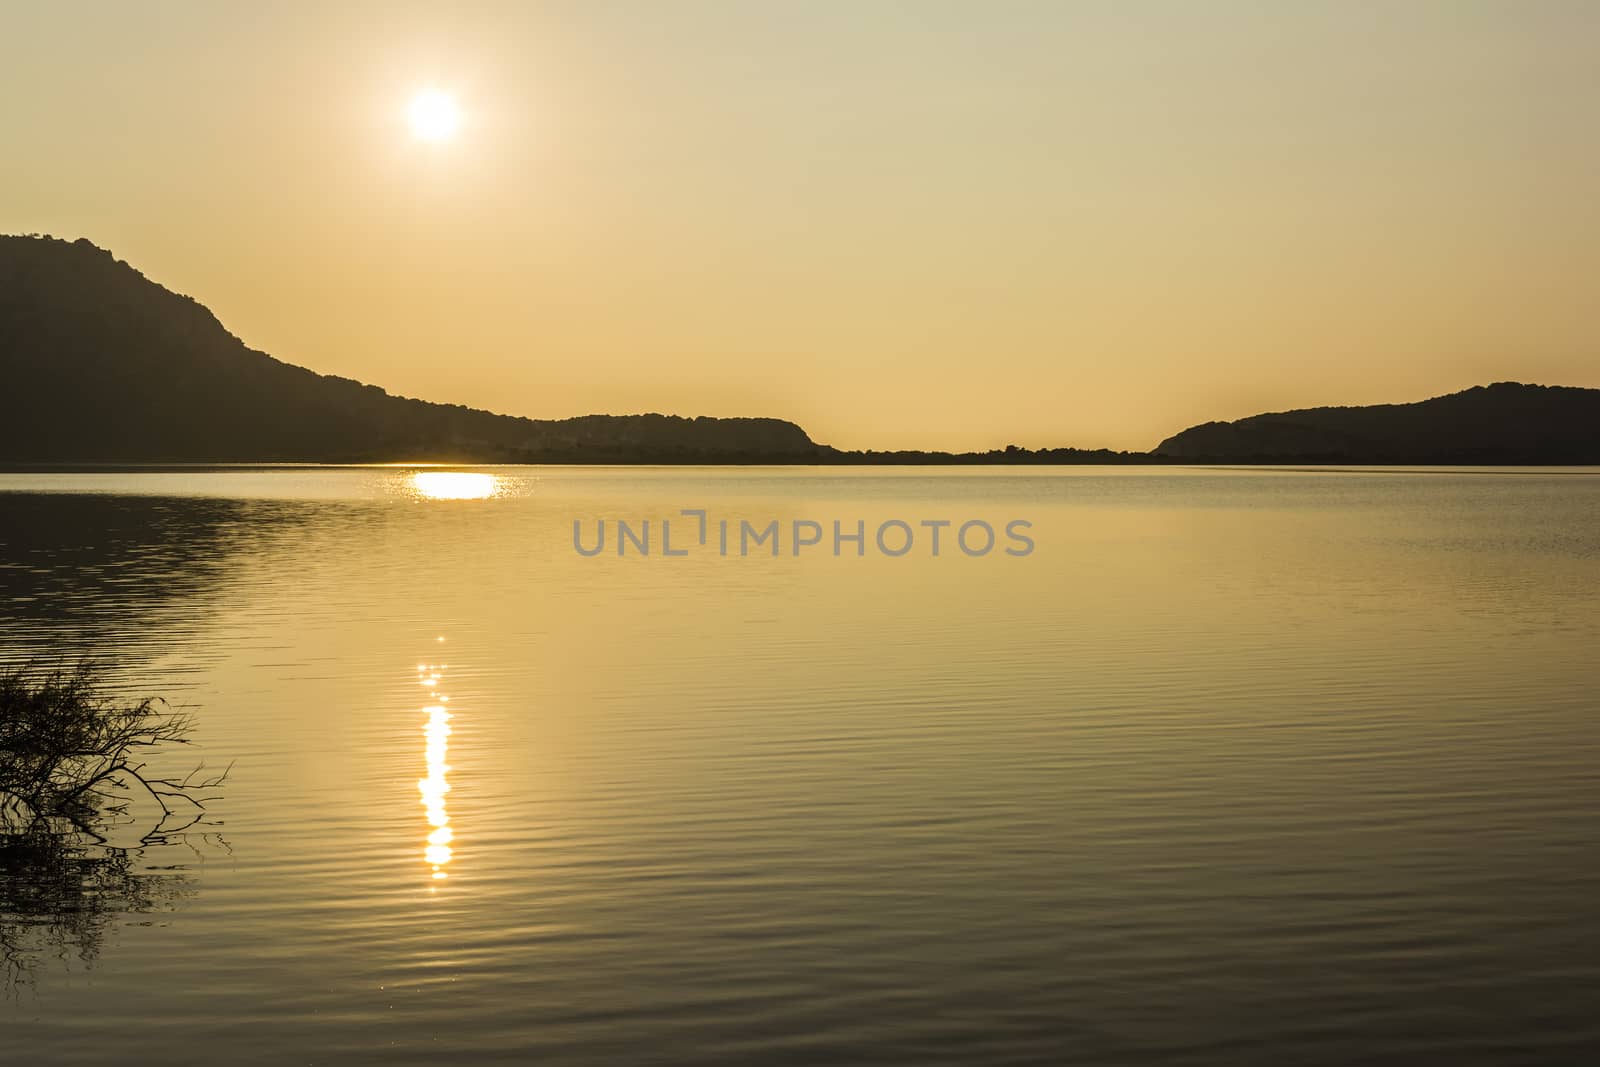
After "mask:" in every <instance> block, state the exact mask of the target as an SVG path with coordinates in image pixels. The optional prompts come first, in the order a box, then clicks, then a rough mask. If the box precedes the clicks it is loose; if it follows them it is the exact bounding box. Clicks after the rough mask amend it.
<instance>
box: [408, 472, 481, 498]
mask: <svg viewBox="0 0 1600 1067" xmlns="http://www.w3.org/2000/svg"><path fill="white" fill-rule="evenodd" d="M411 487H412V488H413V489H415V490H416V492H417V495H418V496H420V497H423V498H425V499H427V500H483V499H485V498H487V497H491V496H494V494H495V493H496V492H497V491H498V490H499V488H500V480H499V479H498V478H496V477H495V476H494V475H492V474H475V473H471V472H468V471H418V472H417V473H415V474H413V475H412V476H411Z"/></svg>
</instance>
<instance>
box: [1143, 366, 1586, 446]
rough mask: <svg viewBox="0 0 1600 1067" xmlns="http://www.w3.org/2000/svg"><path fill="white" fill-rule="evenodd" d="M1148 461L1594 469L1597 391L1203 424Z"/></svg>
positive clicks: (1492, 394) (1501, 392) (1492, 392)
mask: <svg viewBox="0 0 1600 1067" xmlns="http://www.w3.org/2000/svg"><path fill="white" fill-rule="evenodd" d="M1155 454H1156V455H1157V456H1160V457H1164V458H1168V459H1173V460H1186V461H1191V462H1192V461H1196V460H1200V461H1205V462H1217V463H1262V462H1266V463H1282V462H1306V463H1479V464H1522V463H1528V464H1539V463H1545V464H1592V463H1600V389H1574V388H1568V387H1565V386H1547V385H1523V384H1521V383H1519V382H1497V383H1496V384H1494V385H1488V386H1482V385H1480V386H1476V387H1475V388H1472V389H1468V390H1466V391H1464V392H1460V393H1451V394H1450V395H1449V396H1438V397H1434V398H1433V399H1432V400H1423V401H1419V402H1418V403H1415V404H1377V405H1374V406H1371V407H1346V408H1307V409H1305V410H1301V411H1281V412H1273V413H1271V414H1266V415H1254V416H1251V417H1250V418H1248V419H1240V420H1238V421H1237V422H1208V423H1204V424H1202V425H1200V426H1193V427H1190V428H1189V429H1187V430H1184V431H1183V432H1182V433H1180V434H1177V435H1175V436H1173V437H1169V438H1167V439H1166V440H1165V441H1162V442H1161V444H1159V445H1157V446H1156V449H1155Z"/></svg>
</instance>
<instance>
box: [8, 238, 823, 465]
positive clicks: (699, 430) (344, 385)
mask: <svg viewBox="0 0 1600 1067" xmlns="http://www.w3.org/2000/svg"><path fill="white" fill-rule="evenodd" d="M0 383H3V388H0V395H3V396H4V397H5V399H6V403H5V405H4V412H5V417H4V418H3V419H0V461H11V462H18V461H21V462H29V461H32V462H92V461H113V462H167V461H177V462H189V461H194V462H205V461H279V460H281V461H362V460H378V461H386V460H405V459H435V460H450V461H473V460H476V461H503V462H519V461H543V462H693V461H706V462H729V461H735V460H744V461H761V460H776V461H793V460H795V459H803V458H807V457H810V456H813V455H815V454H817V453H818V452H819V446H818V445H816V444H815V443H813V442H812V441H811V439H810V438H809V437H807V436H806V434H805V431H803V430H801V429H800V427H798V426H796V425H794V424H793V423H790V422H785V421H782V420H779V419H714V418H693V419H690V418H680V417H676V416H668V415H654V414H652V415H588V416H583V417H581V418H574V419H560V420H535V419H524V418H515V417H512V416H508V415H495V414H491V413H489V412H486V411H478V410H475V409H473V408H467V407H462V406H460V405H454V404H432V403H427V402H425V401H421V400H410V399H407V398H404V397H398V396H390V395H389V394H388V393H386V392H384V391H383V390H382V389H380V388H379V387H377V386H375V385H363V384H362V383H360V382H357V381H352V380H350V379H348V378H338V377H333V376H331V375H323V374H317V373H315V372H313V371H309V370H306V369H305V368H303V367H296V366H292V365H290V364H288V363H283V362H280V361H279V360H276V359H273V358H272V357H271V356H269V355H267V354H266V353H264V352H258V351H256V350H254V349H251V348H248V347H246V346H245V344H244V343H243V342H242V341H240V340H239V339H238V338H237V337H235V336H233V335H232V334H231V333H229V332H228V331H227V330H226V329H224V328H223V326H222V324H221V323H220V322H218V321H217V319H216V316H214V315H213V314H212V313H211V312H210V311H208V310H206V308H205V307H203V306H202V305H200V304H199V303H197V302H196V301H194V300H192V299H190V298H189V297H186V296H180V295H179V294H177V293H173V292H171V291H170V290H168V289H165V288H163V287H162V286H160V285H157V284H156V283H154V282H152V281H150V280H149V279H147V278H145V276H144V275H143V274H141V273H139V272H138V271H137V270H135V269H134V268H133V267H131V266H129V265H128V264H126V263H124V262H122V261H121V260H118V259H115V258H114V257H113V256H112V255H111V253H110V252H107V251H105V250H104V249H101V248H97V247H96V246H94V245H93V244H91V243H90V242H89V241H87V240H82V239H80V240H77V241H72V242H68V241H64V240H57V239H54V238H41V237H0Z"/></svg>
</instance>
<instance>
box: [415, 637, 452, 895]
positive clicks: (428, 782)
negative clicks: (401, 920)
mask: <svg viewBox="0 0 1600 1067" xmlns="http://www.w3.org/2000/svg"><path fill="white" fill-rule="evenodd" d="M447 666H448V664H443V663H419V664H418V665H417V680H418V682H420V683H421V684H422V685H423V686H425V687H426V688H427V689H428V691H429V694H428V695H429V696H430V697H432V698H433V700H434V703H432V704H429V705H428V706H426V707H424V708H423V709H422V714H423V715H425V716H427V719H426V721H425V722H424V723H423V726H422V734H423V736H424V737H425V738H427V743H426V745H425V747H424V749H423V753H424V761H425V763H426V766H427V769H428V774H427V777H425V778H419V779H418V780H417V789H418V791H419V792H421V794H422V807H423V809H424V810H425V811H426V812H427V817H428V828H429V829H428V837H427V845H426V846H425V847H424V848H423V850H422V857H423V859H424V860H426V861H427V863H428V866H429V867H431V868H432V869H433V878H434V880H435V881H442V880H443V879H445V878H448V877H449V874H448V872H446V871H445V869H444V868H445V865H446V864H448V863H449V862H450V859H451V856H452V855H453V853H452V851H451V848H450V843H451V841H452V840H454V838H455V831H454V830H452V829H451V827H450V813H449V811H448V810H447V809H446V807H445V796H446V795H447V794H448V793H449V792H450V783H449V781H448V780H447V779H446V775H447V774H448V773H449V771H450V764H449V763H448V762H447V760H448V758H449V755H450V718H451V715H450V712H449V711H448V710H447V709H446V708H445V705H446V704H448V703H450V698H449V697H448V696H445V695H443V694H442V693H440V692H439V683H440V681H441V680H442V679H443V678H444V673H443V672H444V670H445V668H446V667H447Z"/></svg>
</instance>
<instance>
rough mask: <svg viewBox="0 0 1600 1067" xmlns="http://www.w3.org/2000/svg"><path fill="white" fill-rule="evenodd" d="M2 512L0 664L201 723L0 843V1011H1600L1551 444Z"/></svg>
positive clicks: (884, 1044) (731, 1014)
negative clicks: (117, 782) (1464, 452)
mask: <svg viewBox="0 0 1600 1067" xmlns="http://www.w3.org/2000/svg"><path fill="white" fill-rule="evenodd" d="M686 511H688V512H690V513H691V514H687V515H686V514H684V512H686ZM700 512H703V513H704V520H705V530H706V536H705V541H704V543H702V542H701V539H700V530H701V519H702V516H701V515H700V514H698V513H700ZM663 520H665V521H669V522H670V533H669V534H668V536H669V537H670V539H671V547H672V551H673V553H674V554H672V555H666V554H664V552H663V549H664V547H665V546H664V545H663V543H662V536H663V531H662V528H661V523H662V521H663ZM1019 520H1020V521H1021V522H1024V523H1026V524H1027V525H1026V526H1021V527H1016V528H1015V529H1016V530H1017V531H1020V532H1022V533H1023V535H1024V536H1025V537H1026V538H1027V543H1028V545H1029V546H1030V547H1031V550H1029V551H1027V552H1025V553H1023V551H1022V549H1023V542H1022V541H1020V540H1016V539H1008V537H1007V526H1008V524H1009V523H1012V522H1014V521H1019ZM724 521H727V522H729V523H730V527H729V528H730V529H731V531H732V536H731V538H730V547H729V550H728V552H727V554H725V555H724V554H723V553H722V551H721V550H720V544H719V539H720V534H719V530H720V524H721V523H722V522H724ZM836 521H837V522H839V523H840V524H841V526H840V530H841V532H842V533H844V534H845V535H846V536H847V537H848V535H849V534H851V533H854V532H855V531H856V529H857V525H856V524H857V523H858V522H859V523H861V524H862V525H861V527H860V529H861V530H862V533H863V537H862V541H861V542H860V543H859V545H858V543H857V542H855V541H853V540H849V539H846V540H844V541H843V542H842V543H839V544H837V545H836V544H835V541H834V530H833V523H834V522H836ZM946 521H947V522H948V523H949V524H950V525H948V526H938V525H932V526H930V525H924V523H941V522H946ZM602 522H604V523H605V525H606V527H607V529H606V534H607V538H608V539H607V541H606V542H605V547H604V550H603V551H601V552H599V553H598V554H596V555H593V556H589V555H584V554H581V553H580V551H578V549H577V547H575V540H574V524H575V523H576V524H577V526H578V537H577V541H576V545H577V546H578V547H582V548H584V549H590V548H593V547H594V545H595V538H596V536H597V533H598V531H599V529H600V525H601V523H602ZM619 522H624V523H627V524H628V526H629V534H630V535H632V537H634V538H637V537H638V535H639V533H641V532H642V531H643V529H644V525H645V523H646V522H648V523H649V524H650V534H649V545H648V547H649V550H650V551H649V554H648V555H645V554H643V553H642V552H641V551H640V550H639V544H638V543H637V542H636V541H634V540H630V539H628V538H623V539H622V540H621V541H620V543H621V544H622V545H623V549H624V554H623V555H620V556H619V555H618V553H617V545H618V544H619V534H620V532H621V531H620V530H619V529H618V526H617V524H618V523H619ZM745 523H747V524H748V525H749V528H750V529H751V530H752V531H754V533H764V532H768V527H769V525H771V524H775V528H774V529H773V530H772V531H771V532H772V534H773V536H772V537H771V539H769V540H760V541H757V542H756V543H755V545H754V547H750V546H749V544H748V540H749V535H745V543H743V544H742V543H741V534H743V527H742V525H741V524H745ZM809 523H815V524H816V528H815V531H813V528H812V527H811V526H810V525H808V524H809ZM897 523H900V524H903V528H902V526H901V525H896V524H897ZM797 524H799V525H797ZM963 526H966V527H968V529H967V533H968V535H969V536H968V537H967V540H966V541H965V542H961V541H958V540H957V538H958V536H959V535H960V533H961V530H962V528H963ZM985 529H988V530H989V531H991V532H992V533H993V534H994V535H995V543H994V544H993V546H992V547H990V548H988V549H987V550H986V551H984V552H982V553H976V552H974V553H971V554H969V552H968V551H966V549H968V548H977V547H983V544H984V542H985V537H984V534H983V531H984V530H985ZM797 532H798V533H799V535H800V537H799V539H800V540H809V539H810V535H811V534H812V533H813V532H815V533H816V534H817V537H818V543H816V544H814V545H812V544H807V545H802V546H801V547H800V550H799V552H798V554H796V552H795V547H794V545H793V542H794V541H795V540H796V534H797ZM936 532H937V533H939V534H941V535H942V537H943V541H942V543H941V551H940V553H939V554H938V555H934V554H933V553H932V551H931V536H932V535H933V534H934V533H936ZM879 534H883V535H884V536H883V541H882V543H880V542H879V536H878V535H879ZM907 542H909V544H908V547H907V550H906V551H905V552H904V554H899V555H897V554H893V550H897V549H900V548H901V546H902V544H903V543H907ZM0 543H3V547H0V654H3V657H4V659H5V660H6V661H7V662H10V663H21V662H27V661H34V662H43V663H51V662H57V661H61V660H67V661H71V660H73V659H75V658H77V657H79V656H83V655H91V656H94V657H98V658H99V659H101V660H102V661H104V663H105V665H106V671H107V678H108V679H109V681H110V682H111V684H113V685H114V686H115V687H116V689H117V691H118V692H120V693H123V694H126V695H128V696H133V697H139V696H146V695H153V696H162V697H165V698H166V699H167V700H169V701H170V702H172V703H173V704H174V705H181V706H184V707H186V708H188V709H189V710H192V712H193V714H194V718H195V727H194V733H193V744H192V745H191V746H188V747H185V748H178V749H175V750H163V751H161V752H158V753H156V754H155V756H154V759H155V761H156V763H155V765H156V766H158V767H159V768H161V769H163V770H167V769H170V770H171V771H173V772H174V773H177V774H179V775H181V774H184V773H187V771H188V770H189V769H190V768H192V767H194V766H195V765H196V764H198V763H200V762H201V761H204V763H205V765H206V768H207V773H209V772H210V771H211V770H217V769H221V768H224V767H231V769H230V770H229V773H228V776H227V779H226V781H225V782H224V783H223V784H222V785H221V786H220V787H218V789H217V790H216V791H215V793H216V795H215V798H214V799H212V800H211V801H210V802H209V803H208V805H207V809H206V817H205V819H204V821H203V822H202V823H201V824H199V825H197V826H196V827H194V828H192V829H191V831H189V832H185V833H181V834H178V835H176V836H175V837H173V838H170V839H167V840H164V841H159V842H157V843H153V844H150V845H145V846H140V845H139V843H138V838H139V837H140V834H141V833H142V831H141V830H140V829H139V828H138V827H137V826H134V827H133V828H132V829H129V828H123V829H122V830H119V831H118V832H119V833H120V834H121V835H122V836H120V837H119V836H116V835H113V836H112V841H111V843H110V844H108V845H97V844H95V843H93V842H88V841H79V840H74V841H68V842H66V843H64V844H63V846H62V848H61V849H60V850H59V852H51V853H50V854H49V855H47V856H45V857H43V858H40V857H38V856H35V855H33V854H31V853H19V854H15V855H14V854H13V853H15V852H16V851H17V850H15V849H13V850H10V851H7V852H4V853H0V947H3V948H4V949H5V952H6V960H5V968H6V970H5V978H6V987H5V989H4V990H3V995H0V1025H3V1028H4V1030H3V1032H4V1040H5V1042H6V1046H7V1049H6V1053H5V1056H6V1057H8V1058H14V1059H15V1062H18V1063H29V1064H43V1063H103V1062H112V1061H115V1062H159V1063H164V1064H189V1063H195V1064H200V1063H207V1064H209V1063H220V1062H228V1063H239V1064H254V1063H262V1064H266V1063H274V1064H276V1063H285V1062H292V1063H337V1064H344V1063H353V1064H363V1063H385V1064H412V1063H415V1064H422V1063H428V1064H439V1063H444V1064H456V1063H496V1062H505V1063H524V1062H546V1063H572V1064H620V1063H632V1062H651V1063H775V1064H800V1063H824V1062H827V1063H832V1062H854V1063H879V1064H886V1063H904V1064H925V1063H937V1062H948V1063H985V1064H1001V1063H1083V1064H1174V1063H1229V1064H1246V1063H1249V1064H1254V1063H1260V1064H1282V1063H1287V1062H1294V1063H1304V1064H1310V1063H1328V1064H1348V1063H1363V1064H1375V1063H1414V1062H1419V1061H1426V1062H1440V1063H1453V1064H1491V1063H1492V1064H1500V1063H1524V1062H1553V1061H1566V1062H1572V1061H1574V1060H1576V1059H1579V1058H1581V1057H1582V1055H1583V1054H1584V1052H1585V1051H1588V1052H1591V1053H1592V1052H1593V1051H1594V1049H1595V1048H1596V1047H1597V1043H1600V1022H1597V1018H1600V1017H1597V1015H1596V1013H1595V1011H1594V1006H1595V1005H1594V997H1595V990H1596V988H1597V987H1600V952H1597V950H1596V946H1597V945H1600V908H1597V906H1596V901H1600V862H1597V860H1596V846H1597V844H1600V840H1597V833H1596V829H1597V827H1600V788H1597V786H1596V781H1597V777H1596V764H1597V756H1600V714H1597V713H1600V705H1597V697H1596V693H1597V691H1600V656H1597V649H1600V610H1597V595H1600V472H1597V471H1595V470H1543V469H1541V470H1523V471H1506V470H1499V471H1497V470H1480V471H1463V470H1453V469H1442V470H1416V469H1407V470H1387V471H1373V470H1365V471H1341V470H1331V469H1330V470H1316V469H1306V470H1277V469H1274V470H1266V469H1254V470H1249V469H1234V470H1204V469H1176V468H1168V467H1150V468H1131V467H1130V468H1093V467H1083V468H1070V467H1069V468H1016V467H1013V468H983V469H972V468H944V469H930V468H900V469H844V468H669V469H668V468H663V469H649V468H598V467H500V468H493V467H490V468H471V469H467V468H450V469H424V468H416V467H365V468H360V467H357V468H316V467H275V468H206V469H199V468H192V469H165V470H163V469H147V470H123V471H115V472H104V473H87V472H39V473H15V474H0ZM774 545H775V546H776V547H777V549H778V551H777V554H776V555H774V554H773V551H772V549H773V547H774ZM885 546H887V550H885ZM836 547H837V548H838V549H839V551H838V554H835V551H834V549H835V548H836ZM741 548H748V554H741ZM1007 549H1011V550H1012V551H1013V552H1015V553H1017V554H1012V552H1008V551H1007ZM679 552H682V553H684V554H682V555H678V554H677V553H679ZM858 552H859V554H858ZM130 835H131V836H130Z"/></svg>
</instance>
